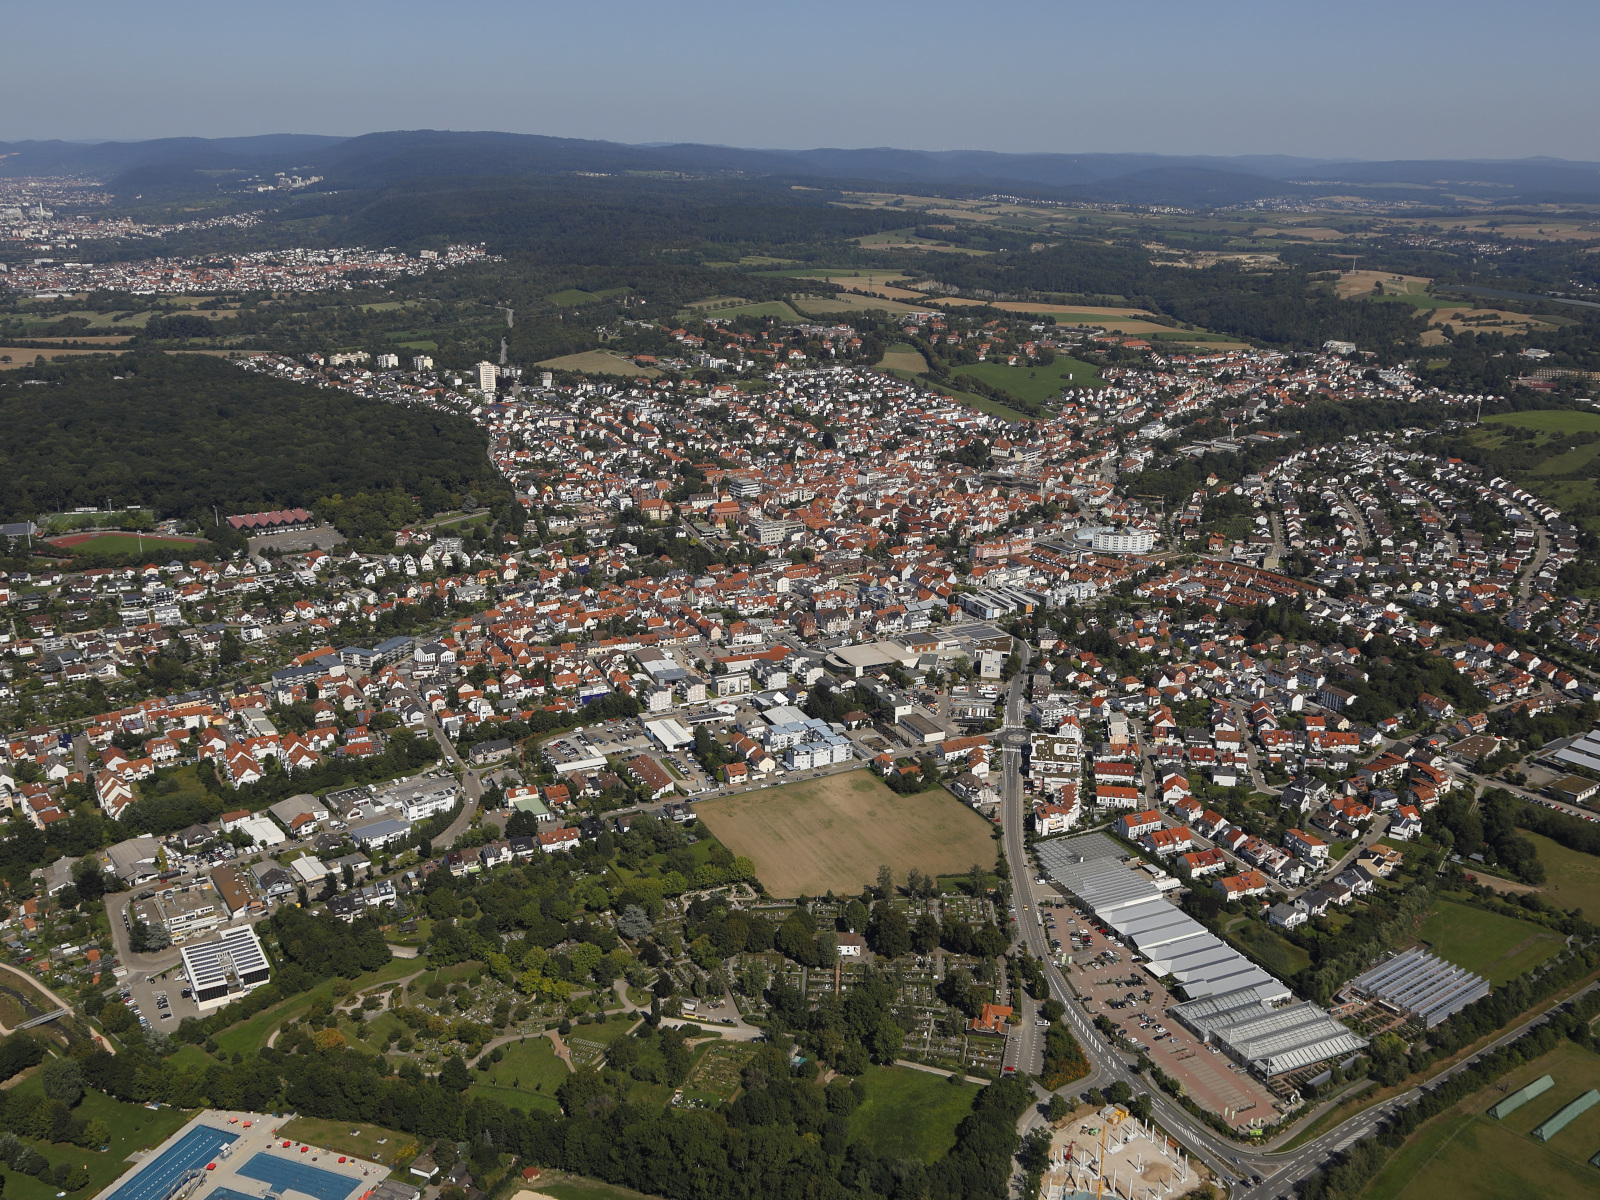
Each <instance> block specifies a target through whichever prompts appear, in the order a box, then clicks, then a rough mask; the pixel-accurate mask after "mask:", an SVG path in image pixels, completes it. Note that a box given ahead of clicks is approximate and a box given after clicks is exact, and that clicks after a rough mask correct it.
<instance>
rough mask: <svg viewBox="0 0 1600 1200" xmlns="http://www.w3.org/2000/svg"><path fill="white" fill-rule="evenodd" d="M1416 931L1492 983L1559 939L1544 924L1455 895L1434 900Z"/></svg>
mask: <svg viewBox="0 0 1600 1200" xmlns="http://www.w3.org/2000/svg"><path fill="white" fill-rule="evenodd" d="M1417 936H1418V937H1420V938H1421V939H1422V940H1423V941H1425V942H1427V943H1428V945H1429V946H1431V947H1432V948H1433V951H1434V953H1435V954H1437V955H1439V957H1441V958H1445V959H1449V960H1450V961H1451V962H1453V963H1455V964H1456V965H1457V966H1461V967H1465V968H1466V969H1467V970H1469V971H1472V972H1474V973H1475V974H1478V975H1482V976H1484V977H1486V978H1487V979H1488V980H1489V982H1490V983H1492V984H1494V985H1495V986H1496V987H1498V986H1499V985H1500V984H1502V983H1505V982H1507V981H1508V980H1511V979H1515V978H1516V977H1517V976H1518V975H1521V974H1522V973H1523V972H1524V971H1526V970H1528V969H1529V968H1530V967H1535V966H1537V965H1538V964H1539V963H1542V962H1543V961H1544V960H1545V959H1547V958H1549V957H1550V956H1551V955H1553V954H1555V953H1556V952H1557V951H1558V950H1560V949H1561V945H1562V940H1563V939H1562V937H1561V935H1560V934H1559V933H1556V932H1555V931H1554V930H1553V929H1546V928H1545V927H1544V926H1543V925H1535V924H1533V923H1532V922H1530V921H1519V920H1517V919H1516V918H1515V917H1503V916H1501V915H1500V914H1499V913H1492V912H1486V911H1484V910H1483V909H1481V908H1472V907H1470V906H1468V905H1465V904H1457V903H1455V902H1454V901H1453V900H1441V901H1439V902H1438V903H1437V904H1435V905H1434V907H1433V911H1432V912H1431V913H1429V914H1428V918H1427V920H1425V921H1423V923H1422V928H1421V929H1419V930H1418V931H1417Z"/></svg>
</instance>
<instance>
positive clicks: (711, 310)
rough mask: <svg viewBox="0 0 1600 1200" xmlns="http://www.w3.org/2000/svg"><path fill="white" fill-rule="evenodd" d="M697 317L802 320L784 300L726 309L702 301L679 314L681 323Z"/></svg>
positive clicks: (734, 305)
mask: <svg viewBox="0 0 1600 1200" xmlns="http://www.w3.org/2000/svg"><path fill="white" fill-rule="evenodd" d="M695 317H777V318H778V320H780V321H799V320H800V314H799V313H797V312H795V310H794V309H792V308H790V307H789V306H788V305H787V304H785V303H784V302H783V301H782V300H763V301H759V302H755V303H751V302H749V301H742V302H740V303H729V304H727V306H726V307H723V303H722V302H718V301H702V302H701V303H699V304H692V305H690V306H689V307H688V308H686V309H684V310H682V311H681V312H679V313H678V320H680V321H686V320H692V319H694V318H695Z"/></svg>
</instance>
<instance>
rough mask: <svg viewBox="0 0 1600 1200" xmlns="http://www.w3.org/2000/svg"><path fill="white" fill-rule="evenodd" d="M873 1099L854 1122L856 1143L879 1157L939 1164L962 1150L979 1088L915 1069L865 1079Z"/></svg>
mask: <svg viewBox="0 0 1600 1200" xmlns="http://www.w3.org/2000/svg"><path fill="white" fill-rule="evenodd" d="M861 1082H862V1084H863V1085H864V1086H865V1087H866V1090H867V1097H866V1099H865V1100H863V1101H862V1102H861V1107H859V1108H858V1109H856V1111H855V1112H854V1113H852V1114H851V1116H850V1140H851V1141H852V1142H857V1141H859V1142H865V1143H866V1145H867V1147H868V1148H869V1149H871V1150H873V1151H874V1152H876V1153H878V1154H886V1155H890V1156H892V1157H895V1158H915V1159H921V1160H922V1161H923V1162H933V1161H934V1160H935V1159H938V1158H942V1157H943V1156H944V1155H945V1154H946V1153H947V1152H948V1151H949V1150H950V1148H951V1147H952V1146H954V1145H955V1144H956V1126H957V1125H959V1124H961V1122H962V1120H963V1119H965V1117H966V1116H967V1114H968V1113H969V1112H971V1111H972V1099H973V1097H974V1096H975V1095H976V1094H977V1086H976V1085H975V1084H972V1083H967V1084H960V1085H957V1084H953V1083H951V1082H950V1080H949V1079H948V1078H946V1077H945V1076H943V1075H935V1074H933V1073H932V1072H929V1071H918V1070H914V1069H913V1068H911V1067H873V1068H872V1069H871V1070H869V1071H868V1072H867V1073H866V1074H865V1075H863V1076H862V1077H861Z"/></svg>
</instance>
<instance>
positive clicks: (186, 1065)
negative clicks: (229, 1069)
mask: <svg viewBox="0 0 1600 1200" xmlns="http://www.w3.org/2000/svg"><path fill="white" fill-rule="evenodd" d="M167 1061H168V1062H169V1063H171V1064H172V1066H173V1069H174V1070H177V1071H193V1070H195V1069H196V1068H198V1069H200V1070H202V1071H203V1070H205V1069H207V1068H208V1067H214V1066H216V1064H217V1060H216V1059H214V1058H212V1057H211V1055H209V1054H207V1053H206V1052H205V1051H204V1050H202V1049H200V1047H199V1046H196V1045H194V1044H193V1043H192V1042H186V1043H184V1044H183V1045H182V1046H179V1047H178V1049H177V1050H176V1051H174V1052H173V1054H172V1057H171V1058H169V1059H167Z"/></svg>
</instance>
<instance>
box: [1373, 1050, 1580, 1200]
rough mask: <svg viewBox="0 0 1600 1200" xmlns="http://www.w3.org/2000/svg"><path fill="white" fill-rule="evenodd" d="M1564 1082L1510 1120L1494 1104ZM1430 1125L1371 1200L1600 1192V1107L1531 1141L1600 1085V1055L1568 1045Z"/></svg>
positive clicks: (1395, 1161)
mask: <svg viewBox="0 0 1600 1200" xmlns="http://www.w3.org/2000/svg"><path fill="white" fill-rule="evenodd" d="M1545 1074H1548V1075H1551V1076H1553V1077H1554V1079H1555V1081H1556V1084H1555V1087H1553V1088H1551V1089H1550V1090H1549V1091H1548V1092H1546V1093H1545V1094H1544V1095H1542V1096H1539V1097H1537V1098H1536V1099H1534V1100H1530V1101H1529V1102H1528V1103H1527V1104H1525V1105H1523V1106H1522V1107H1521V1108H1519V1109H1518V1110H1517V1111H1516V1112H1514V1113H1511V1114H1510V1115H1509V1116H1507V1117H1506V1118H1505V1119H1504V1120H1502V1121H1496V1120H1495V1119H1494V1118H1492V1117H1490V1116H1488V1115H1487V1113H1486V1111H1485V1110H1486V1109H1488V1108H1489V1106H1490V1105H1492V1104H1493V1103H1495V1101H1497V1100H1499V1099H1500V1098H1501V1097H1502V1096H1504V1095H1506V1094H1507V1093H1508V1092H1511V1091H1515V1090H1516V1089H1517V1088H1519V1087H1521V1086H1522V1085H1523V1084H1525V1083H1529V1082H1531V1081H1532V1080H1534V1079H1537V1078H1539V1076H1541V1075H1545ZM1501 1085H1502V1086H1503V1087H1504V1089H1505V1090H1504V1091H1502V1090H1501V1086H1491V1087H1487V1088H1484V1089H1483V1090H1481V1091H1479V1092H1477V1093H1475V1094H1474V1095H1472V1096H1469V1097H1468V1098H1467V1099H1466V1100H1464V1101H1462V1103H1461V1104H1459V1105H1457V1106H1456V1107H1455V1108H1453V1109H1451V1110H1450V1111H1449V1112H1447V1113H1444V1114H1442V1115H1441V1116H1439V1117H1437V1118H1435V1119H1434V1120H1432V1121H1430V1122H1428V1124H1426V1125H1424V1126H1423V1127H1422V1128H1421V1129H1420V1130H1419V1131H1418V1132H1417V1133H1416V1134H1415V1135H1414V1136H1413V1137H1412V1138H1411V1139H1410V1140H1409V1141H1408V1142H1407V1143H1406V1144H1405V1146H1403V1147H1402V1148H1401V1150H1400V1152H1399V1153H1398V1154H1396V1155H1395V1156H1394V1158H1392V1159H1391V1160H1390V1161H1389V1162H1388V1164H1387V1165H1386V1166H1385V1167H1384V1169H1383V1170H1382V1171H1380V1172H1379V1173H1378V1174H1377V1176H1376V1177H1375V1178H1374V1179H1373V1180H1372V1182H1371V1183H1369V1184H1368V1185H1367V1188H1366V1190H1365V1191H1364V1192H1363V1193H1362V1196H1363V1200H1432V1198H1433V1197H1436V1196H1449V1197H1450V1198H1451V1200H1491V1198H1494V1200H1498V1198H1499V1197H1504V1196H1517V1197H1519V1200H1522V1198H1526V1200H1546V1198H1548V1200H1557V1198H1564V1197H1569V1196H1593V1195H1595V1194H1596V1193H1597V1192H1600V1175H1597V1174H1596V1172H1595V1169H1594V1168H1593V1167H1591V1166H1589V1165H1588V1159H1589V1156H1590V1155H1591V1154H1593V1153H1594V1151H1595V1148H1596V1146H1600V1108H1593V1109H1590V1110H1589V1111H1588V1112H1586V1113H1584V1114H1583V1115H1582V1116H1580V1117H1578V1118H1577V1119H1576V1120H1574V1121H1573V1122H1572V1123H1571V1124H1570V1125H1568V1126H1567V1127H1566V1128H1565V1129H1563V1130H1562V1131H1561V1132H1560V1133H1558V1134H1556V1136H1555V1137H1553V1138H1552V1139H1551V1140H1550V1141H1549V1142H1546V1143H1541V1142H1536V1141H1534V1140H1533V1138H1532V1137H1531V1136H1530V1135H1531V1132H1532V1130H1533V1129H1534V1127H1535V1126H1537V1125H1539V1124H1540V1123H1541V1122H1543V1121H1545V1120H1547V1119H1548V1118H1549V1117H1550V1116H1551V1115H1552V1114H1554V1113H1555V1112H1557V1111H1558V1110H1559V1109H1561V1108H1562V1107H1563V1106H1564V1105H1566V1104H1567V1103H1568V1102H1569V1101H1571V1100H1574V1099H1576V1098H1577V1097H1578V1096H1579V1095H1581V1094H1582V1093H1583V1092H1585V1091H1587V1090H1588V1089H1589V1088H1592V1087H1597V1086H1600V1055H1596V1054H1594V1053H1592V1052H1590V1051H1588V1050H1585V1049H1583V1048H1582V1047H1580V1046H1576V1045H1573V1044H1572V1043H1570V1042H1565V1043H1563V1044H1562V1045H1560V1046H1558V1047H1556V1049H1554V1050H1552V1051H1551V1052H1550V1053H1549V1054H1546V1055H1545V1056H1544V1057H1543V1058H1540V1059H1538V1060H1536V1061H1534V1062H1531V1063H1527V1064H1524V1065H1523V1066H1521V1067H1518V1068H1517V1069H1516V1070H1515V1071H1512V1072H1511V1073H1510V1074H1508V1075H1506V1076H1505V1077H1504V1078H1503V1079H1502V1080H1501Z"/></svg>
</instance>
